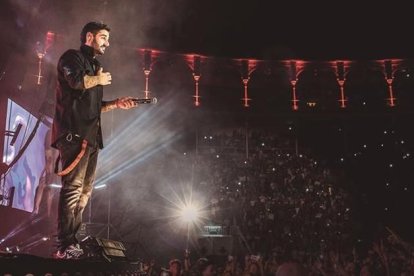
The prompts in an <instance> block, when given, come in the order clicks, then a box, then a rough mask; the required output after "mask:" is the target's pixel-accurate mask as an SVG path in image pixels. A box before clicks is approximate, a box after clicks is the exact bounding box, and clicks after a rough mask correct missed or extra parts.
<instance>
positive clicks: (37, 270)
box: [0, 253, 144, 275]
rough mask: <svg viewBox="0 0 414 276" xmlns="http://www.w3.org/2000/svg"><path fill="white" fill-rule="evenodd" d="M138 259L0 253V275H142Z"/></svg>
mask: <svg viewBox="0 0 414 276" xmlns="http://www.w3.org/2000/svg"><path fill="white" fill-rule="evenodd" d="M141 268H142V267H141V264H140V262H138V261H136V262H135V261H128V260H114V261H111V262H109V261H106V260H102V261H97V260H87V259H83V260H56V259H52V258H42V257H37V256H33V255H27V254H9V253H0V275H30V274H31V275H144V273H143V272H142V271H141Z"/></svg>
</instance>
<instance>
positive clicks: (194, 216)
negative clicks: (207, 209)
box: [180, 203, 199, 223]
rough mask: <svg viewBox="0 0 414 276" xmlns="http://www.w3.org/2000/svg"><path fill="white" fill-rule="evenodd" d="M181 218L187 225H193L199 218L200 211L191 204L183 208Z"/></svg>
mask: <svg viewBox="0 0 414 276" xmlns="http://www.w3.org/2000/svg"><path fill="white" fill-rule="evenodd" d="M180 216H181V218H182V220H183V221H185V222H187V223H193V222H195V221H197V220H198V218H199V210H198V208H197V207H196V206H194V205H193V204H191V203H190V204H188V205H185V206H183V208H182V209H181V210H180Z"/></svg>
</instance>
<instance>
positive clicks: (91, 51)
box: [80, 44, 95, 59]
mask: <svg viewBox="0 0 414 276" xmlns="http://www.w3.org/2000/svg"><path fill="white" fill-rule="evenodd" d="M80 50H81V52H82V53H83V54H84V55H86V56H87V57H88V58H90V59H93V58H95V55H94V53H95V51H94V49H93V48H92V47H90V46H88V45H85V44H83V45H81V47H80Z"/></svg>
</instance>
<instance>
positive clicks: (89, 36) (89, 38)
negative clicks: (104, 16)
mask: <svg viewBox="0 0 414 276" xmlns="http://www.w3.org/2000/svg"><path fill="white" fill-rule="evenodd" d="M93 38H94V35H93V33H91V32H87V33H86V44H91V43H92V41H93Z"/></svg>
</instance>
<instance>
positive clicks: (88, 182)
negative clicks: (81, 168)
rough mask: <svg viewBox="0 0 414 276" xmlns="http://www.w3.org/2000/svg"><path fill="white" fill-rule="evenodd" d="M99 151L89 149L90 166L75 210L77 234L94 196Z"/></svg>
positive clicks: (75, 229)
mask: <svg viewBox="0 0 414 276" xmlns="http://www.w3.org/2000/svg"><path fill="white" fill-rule="evenodd" d="M98 151H99V150H98V149H97V148H89V147H88V149H87V153H88V156H89V161H88V165H87V168H86V173H85V177H84V182H83V186H82V192H81V194H80V198H79V201H78V205H77V207H76V209H75V222H74V231H75V234H76V233H77V232H78V230H79V228H80V226H81V224H82V214H83V211H84V210H85V207H86V205H87V204H88V200H89V198H90V196H91V194H92V190H93V182H94V181H95V171H96V163H97V162H98Z"/></svg>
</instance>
